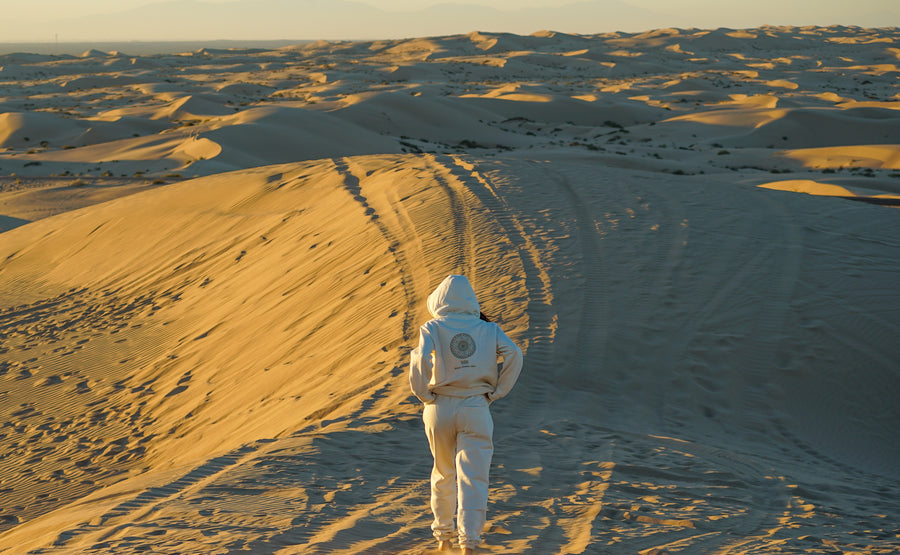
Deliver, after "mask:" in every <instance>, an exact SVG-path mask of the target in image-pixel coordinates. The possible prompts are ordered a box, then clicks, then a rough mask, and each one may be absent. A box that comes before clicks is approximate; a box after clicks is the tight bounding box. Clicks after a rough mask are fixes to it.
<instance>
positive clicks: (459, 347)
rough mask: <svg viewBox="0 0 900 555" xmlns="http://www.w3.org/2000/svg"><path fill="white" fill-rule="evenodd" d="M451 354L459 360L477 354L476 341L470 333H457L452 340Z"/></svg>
mask: <svg viewBox="0 0 900 555" xmlns="http://www.w3.org/2000/svg"><path fill="white" fill-rule="evenodd" d="M450 352H451V353H453V356H455V357H456V358H459V359H463V358H469V357H470V356H472V355H474V354H475V340H474V339H472V336H471V335H469V334H468V333H457V334H456V335H454V336H453V339H451V340H450Z"/></svg>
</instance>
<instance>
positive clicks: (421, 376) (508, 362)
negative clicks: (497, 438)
mask: <svg viewBox="0 0 900 555" xmlns="http://www.w3.org/2000/svg"><path fill="white" fill-rule="evenodd" d="M428 310H429V312H430V313H431V315H432V316H433V318H432V319H431V320H429V321H428V322H426V323H425V324H424V325H423V326H422V327H421V328H420V329H419V345H418V347H416V348H415V349H414V350H413V351H412V353H411V356H410V372H409V382H410V387H411V388H412V391H413V393H414V394H415V395H416V397H418V398H419V399H420V400H421V401H422V402H423V403H425V410H424V414H423V419H424V421H425V431H426V435H427V436H428V443H429V446H430V447H431V453H432V456H433V457H434V468H433V469H432V474H431V492H432V493H431V507H432V511H433V512H434V516H435V520H434V523H433V524H432V526H431V527H432V530H434V535H435V537H436V538H437V539H438V540H439V541H440V543H441V548H442V549H444V548H448V547H449V542H450V537H451V535H452V533H453V528H454V527H453V514H454V513H456V509H457V507H456V492H457V483H456V482H457V473H458V474H459V475H460V489H461V491H460V495H459V498H460V507H459V515H458V518H457V525H458V527H459V542H460V545H461V546H462V547H463V548H464V552H466V551H471V550H472V549H474V547H475V546H476V545H477V544H478V543H479V542H480V541H481V531H482V529H483V528H484V522H485V511H486V508H487V493H488V471H489V469H490V460H491V455H492V453H493V442H492V436H493V420H492V419H491V414H490V410H489V409H488V405H489V403H490V402H492V401H494V400H496V399H499V398H501V397H504V396H505V395H506V394H507V393H509V391H510V390H511V389H512V387H513V385H515V382H516V379H517V378H518V376H519V373H520V371H521V369H522V351H521V350H520V349H519V348H518V347H517V346H516V345H515V344H514V343H513V342H512V341H511V340H510V339H509V337H507V336H506V334H505V333H503V331H502V330H501V329H500V326H498V325H497V324H494V323H491V322H486V321H484V320H482V319H480V318H479V315H480V314H481V312H480V308H479V305H478V299H477V298H476V296H475V291H474V290H473V289H472V285H471V284H470V283H469V280H468V279H467V278H466V277H465V276H458V275H451V276H448V277H447V278H446V279H445V280H444V281H443V282H442V283H441V284H440V285H439V286H438V288H437V289H435V290H434V292H433V293H432V294H431V295H429V297H428ZM498 357H502V358H503V364H502V366H501V367H500V368H499V370H498V366H497V358H498ZM457 453H461V454H462V456H461V457H457Z"/></svg>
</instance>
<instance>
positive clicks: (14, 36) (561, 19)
mask: <svg viewBox="0 0 900 555" xmlns="http://www.w3.org/2000/svg"><path fill="white" fill-rule="evenodd" d="M280 1H281V2H282V3H281V4H280V6H282V7H285V6H286V8H284V9H278V10H275V9H269V11H268V12H266V10H265V9H262V8H263V7H264V6H265V5H266V1H265V0H193V8H187V7H186V6H187V5H188V4H191V2H190V1H187V0H182V2H181V3H180V4H179V3H178V2H173V1H172V0H78V1H77V2H73V1H72V0H41V1H26V0H17V1H12V0H2V3H3V4H4V5H3V6H2V18H0V42H50V41H54V40H59V41H105V40H106V41H108V40H115V41H122V40H142V41H148V40H149V41H161V40H209V39H239V40H247V39H271V40H277V39H289V40H293V39H318V38H325V39H355V38H361V39H366V38H399V37H409V36H428V35H435V34H455V33H467V32H470V31H473V30H482V31H507V32H513V33H520V34H526V33H531V32H534V31H537V30H542V29H552V30H555V31H562V32H572V33H599V32H607V31H614V30H623V31H632V32H633V31H642V30H647V29H653V28H659V27H682V28H684V27H700V28H715V27H732V28H746V27H756V26H759V25H763V24H772V25H832V24H843V25H860V26H869V27H874V26H877V27H886V26H900V0H790V1H785V0H739V1H728V0H725V1H723V0H556V1H553V0H348V1H354V2H357V3H361V4H368V5H369V6H372V7H375V8H378V9H379V10H382V11H384V12H389V13H385V14H375V16H377V17H375V16H373V15H372V14H367V15H360V13H359V12H360V10H358V9H350V8H344V9H343V10H341V9H338V8H335V9H332V8H331V6H334V5H337V4H335V3H334V2H337V1H338V0H280ZM161 2H163V3H164V4H165V6H166V7H165V8H163V7H159V9H156V8H153V9H152V10H148V9H147V8H148V7H150V6H153V5H154V4H157V5H160V6H162V5H161V4H160V3H161ZM198 2H199V7H198V4H197V3H198ZM449 3H455V4H460V5H459V6H458V7H456V8H454V9H453V10H447V11H445V12H442V14H441V15H439V16H434V15H433V14H432V15H431V16H427V17H426V16H421V15H419V16H417V15H416V14H417V13H421V10H423V9H425V8H428V7H429V6H435V5H439V4H449ZM575 3H581V4H582V6H581V8H579V9H578V10H566V9H563V8H564V7H565V6H570V5H572V4H575ZM228 4H230V5H231V6H233V7H236V6H238V5H244V6H248V5H249V6H250V10H249V13H250V14H252V15H250V16H248V15H246V13H248V12H246V10H245V14H244V15H230V16H229V15H224V14H225V13H226V11H227V10H224V9H222V10H221V11H213V12H212V13H213V14H214V15H215V16H214V17H209V13H210V12H209V10H210V9H211V10H218V8H217V5H228ZM269 5H270V6H271V4H269ZM179 6H181V7H179ZM204 6H205V7H206V11H203V8H204ZM308 6H314V8H311V9H309V10H308V12H304V10H307V7H308ZM257 7H258V8H259V9H257ZM139 8H144V9H145V10H146V11H142V12H139V13H136V14H131V13H129V12H130V11H132V10H135V9H139ZM223 8H224V6H223ZM540 8H543V9H540ZM191 9H193V10H195V11H191ZM497 10H502V11H504V12H507V13H506V14H503V13H500V12H498V11H497ZM233 12H234V13H237V12H238V10H234V11H233ZM287 12H292V13H287ZM313 12H315V13H314V14H313ZM306 13H310V14H312V15H310V16H307V15H306ZM586 14H587V15H586ZM213 19H218V21H215V22H213V21H212V20H213Z"/></svg>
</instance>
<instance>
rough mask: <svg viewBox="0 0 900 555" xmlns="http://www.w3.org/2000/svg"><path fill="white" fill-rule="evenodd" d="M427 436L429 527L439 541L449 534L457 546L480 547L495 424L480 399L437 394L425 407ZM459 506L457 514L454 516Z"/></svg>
mask: <svg viewBox="0 0 900 555" xmlns="http://www.w3.org/2000/svg"><path fill="white" fill-rule="evenodd" d="M422 418H423V420H424V421H425V434H426V435H427V436H428V444H429V446H430V447H431V455H432V456H433V457H434V468H432V470H431V511H432V512H433V513H434V522H433V523H432V524H431V529H432V530H434V537H435V538H437V539H438V540H450V539H451V538H452V536H453V531H454V526H453V517H454V515H455V516H456V521H457V527H458V533H459V545H460V546H461V547H475V546H477V545H478V544H479V543H481V532H482V531H483V530H484V523H485V515H486V513H487V500H488V473H489V472H490V468H491V455H493V453H494V444H493V441H492V437H493V434H494V421H493V420H492V419H491V411H490V409H489V408H488V400H487V398H486V397H485V396H484V395H475V396H472V397H448V396H445V395H438V396H437V397H436V399H435V401H434V402H433V403H429V404H427V405H425V412H424V414H423V416H422ZM457 507H458V510H459V514H457Z"/></svg>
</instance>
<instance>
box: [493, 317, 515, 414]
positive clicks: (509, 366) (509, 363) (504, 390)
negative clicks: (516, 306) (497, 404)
mask: <svg viewBox="0 0 900 555" xmlns="http://www.w3.org/2000/svg"><path fill="white" fill-rule="evenodd" d="M497 354H498V355H499V356H502V357H503V365H502V366H501V367H500V376H499V379H498V380H497V387H496V388H495V389H494V391H492V392H491V393H488V394H487V398H488V400H489V401H491V402H493V401H496V400H497V399H500V398H502V397H506V395H507V394H508V393H509V392H510V390H512V388H513V386H514V385H516V380H518V379H519V374H520V373H521V372H522V349H520V348H519V347H518V346H517V345H516V344H515V343H513V342H512V339H510V338H509V337H508V336H507V335H506V334H505V333H503V330H501V329H499V326H498V329H497Z"/></svg>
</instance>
